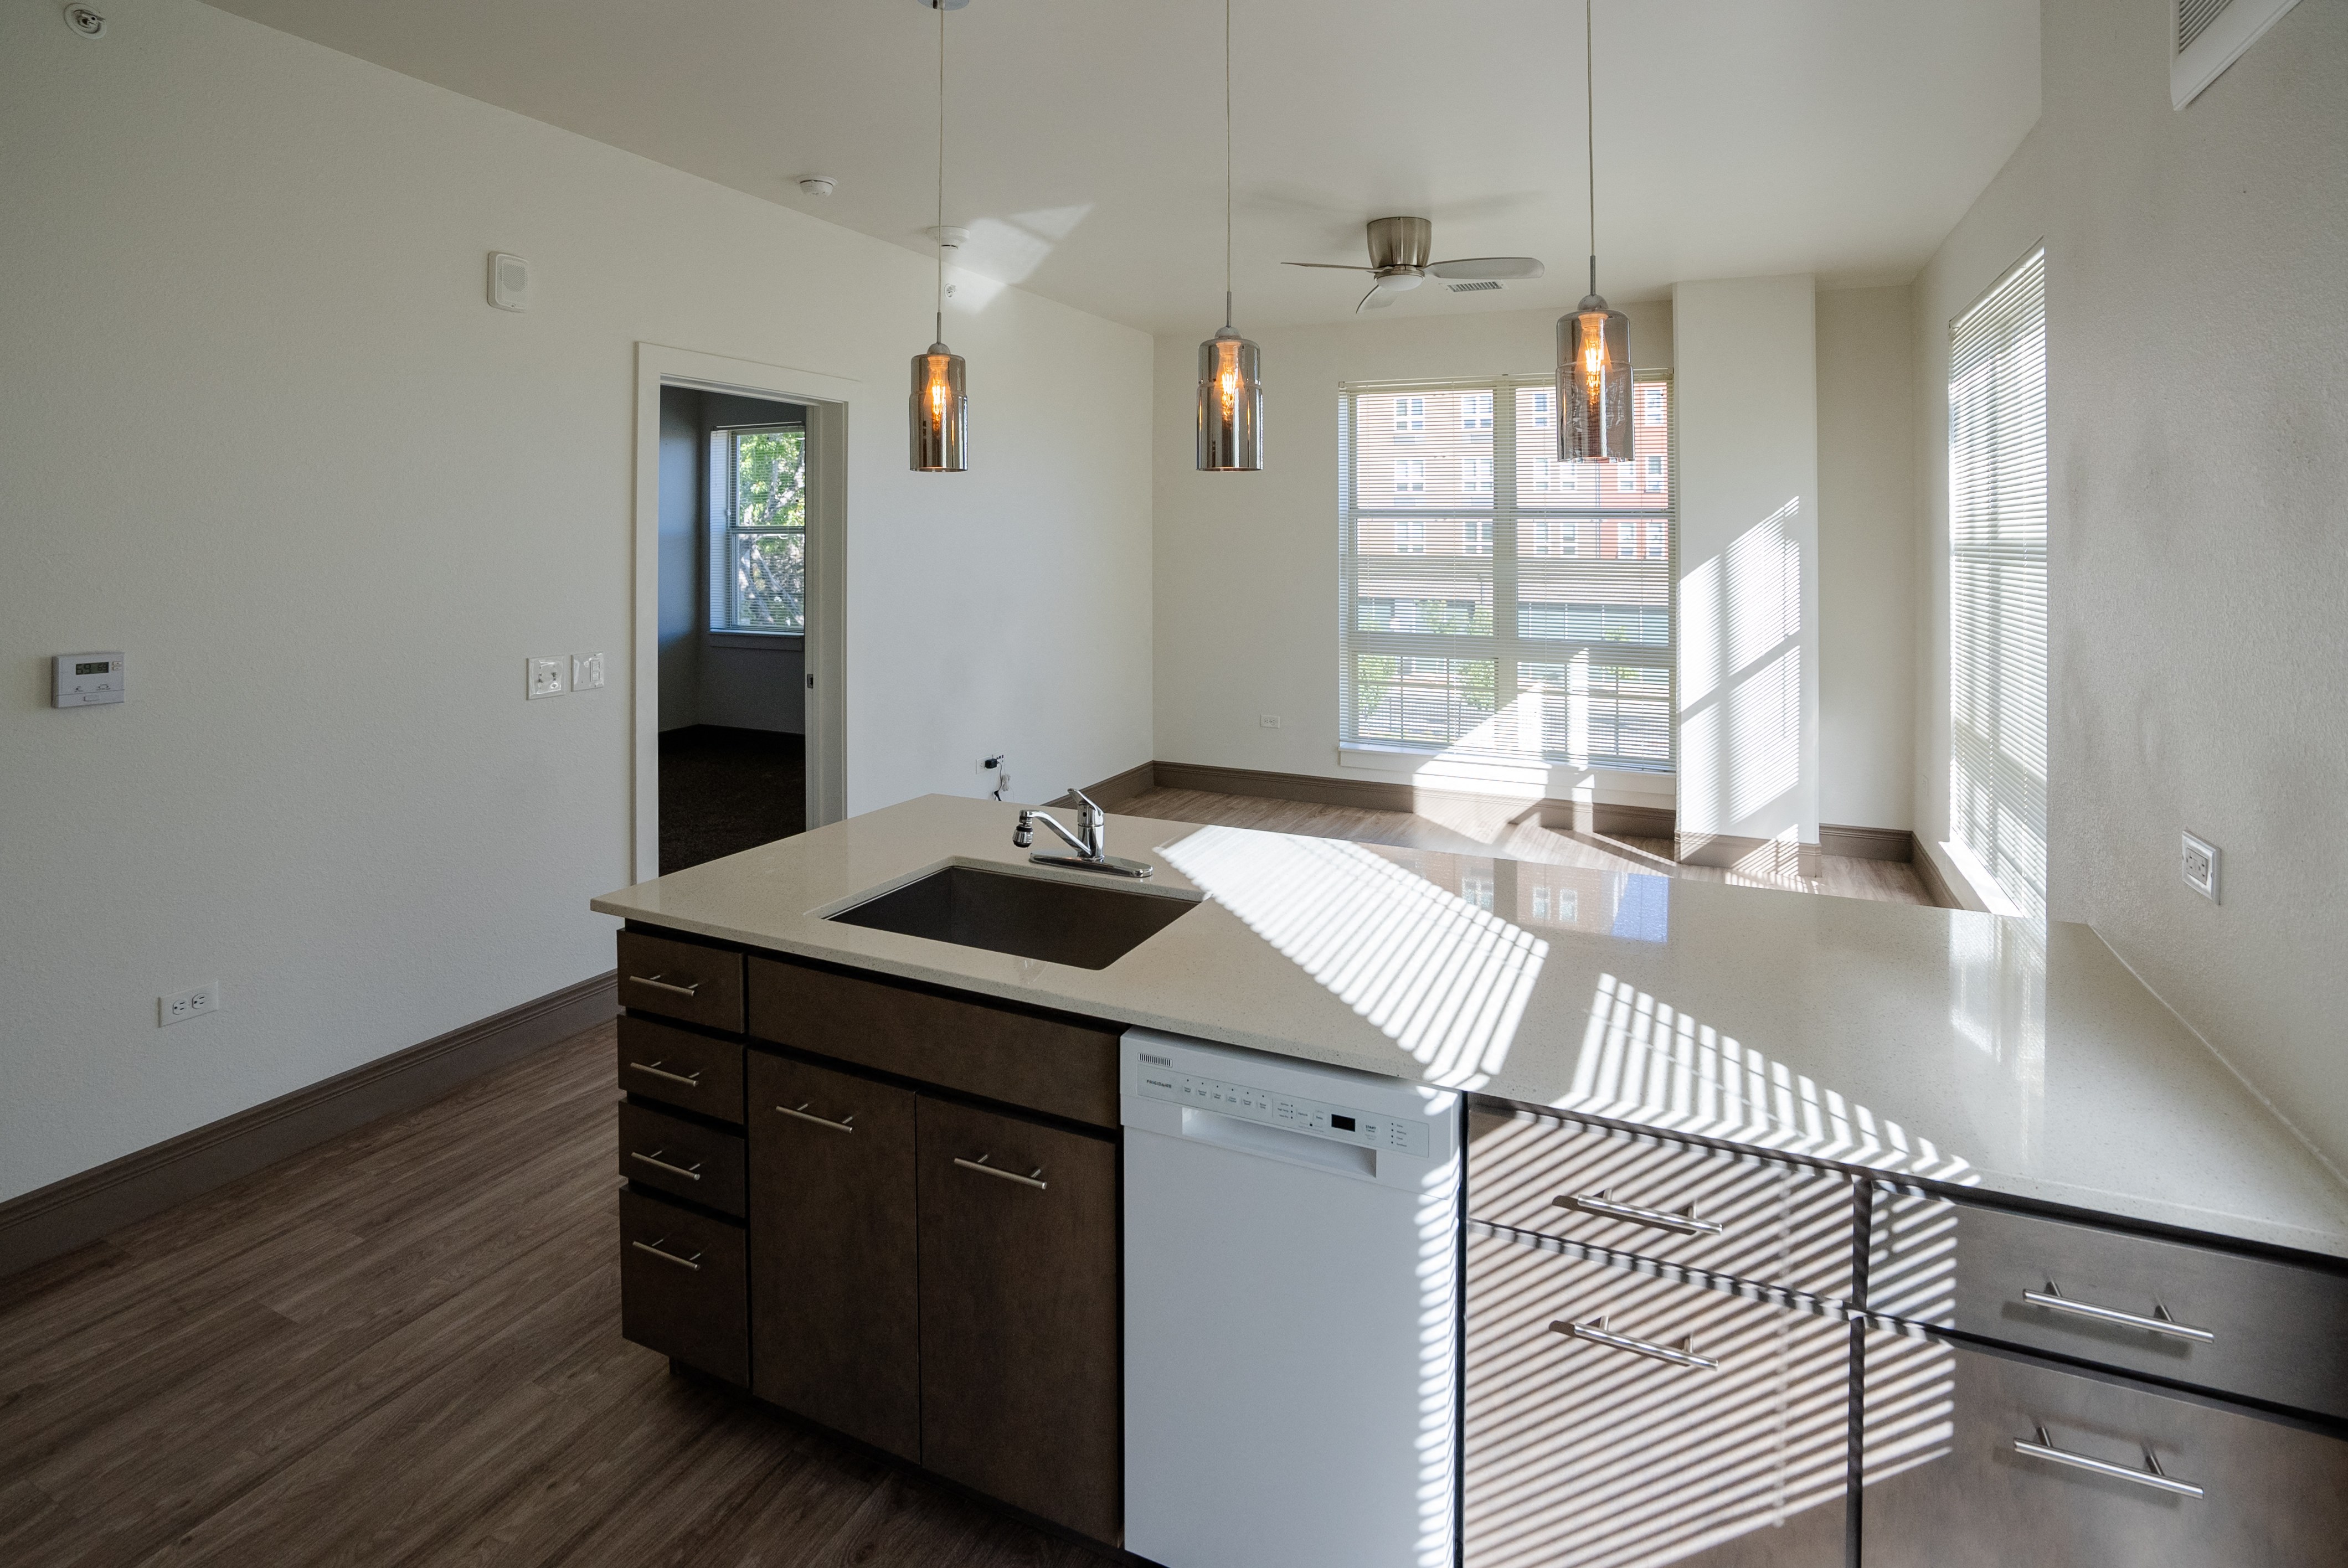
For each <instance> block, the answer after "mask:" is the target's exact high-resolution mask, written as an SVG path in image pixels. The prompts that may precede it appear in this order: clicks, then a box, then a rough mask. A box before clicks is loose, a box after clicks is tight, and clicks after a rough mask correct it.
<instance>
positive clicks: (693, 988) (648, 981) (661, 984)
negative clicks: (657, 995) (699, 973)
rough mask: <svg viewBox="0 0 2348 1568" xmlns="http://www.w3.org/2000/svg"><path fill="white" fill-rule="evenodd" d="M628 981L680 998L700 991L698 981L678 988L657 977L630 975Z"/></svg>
mask: <svg viewBox="0 0 2348 1568" xmlns="http://www.w3.org/2000/svg"><path fill="white" fill-rule="evenodd" d="M628 979H630V980H631V981H632V982H633V983H634V984H636V985H640V986H650V987H652V989H654V990H656V991H670V992H673V993H675V995H677V996H681V997H689V996H692V995H694V994H695V992H697V991H699V990H700V989H701V982H700V981H699V980H695V981H694V982H693V983H692V984H691V985H689V986H679V985H672V984H670V983H669V982H668V981H666V980H664V979H661V978H660V976H658V975H630V976H629V977H628Z"/></svg>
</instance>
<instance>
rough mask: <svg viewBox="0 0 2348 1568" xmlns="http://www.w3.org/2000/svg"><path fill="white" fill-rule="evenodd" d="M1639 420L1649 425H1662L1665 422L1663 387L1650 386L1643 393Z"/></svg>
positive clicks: (1640, 399) (1640, 401) (1640, 398)
mask: <svg viewBox="0 0 2348 1568" xmlns="http://www.w3.org/2000/svg"><path fill="white" fill-rule="evenodd" d="M1639 418H1640V420H1641V421H1642V422H1643V423H1644V424H1648V425H1661V424H1662V423H1663V388H1662V387H1660V386H1650V387H1647V388H1645V389H1644V390H1643V392H1642V393H1641V395H1640V397H1639Z"/></svg>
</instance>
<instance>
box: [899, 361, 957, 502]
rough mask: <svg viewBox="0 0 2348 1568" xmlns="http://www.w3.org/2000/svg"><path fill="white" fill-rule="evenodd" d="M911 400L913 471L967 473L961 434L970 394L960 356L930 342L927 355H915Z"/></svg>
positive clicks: (923, 472) (924, 472)
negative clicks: (964, 382)
mask: <svg viewBox="0 0 2348 1568" xmlns="http://www.w3.org/2000/svg"><path fill="white" fill-rule="evenodd" d="M909 412H910V413H911V431H912V437H913V440H912V464H913V468H914V470H915V471H916V472H917V473H922V474H963V473H967V472H969V470H970V458H969V456H968V453H967V451H966V450H965V448H964V446H963V436H964V434H965V433H966V432H967V430H968V428H969V425H970V396H969V395H968V393H967V392H966V391H965V390H964V388H963V360H962V355H960V354H956V353H954V352H953V350H951V349H949V348H947V347H946V345H945V344H943V343H932V344H931V345H930V349H929V352H928V353H927V354H915V355H914V356H913V395H912V398H911V409H910V411H909Z"/></svg>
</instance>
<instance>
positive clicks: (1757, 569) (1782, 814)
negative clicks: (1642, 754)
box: [1672, 273, 1818, 872]
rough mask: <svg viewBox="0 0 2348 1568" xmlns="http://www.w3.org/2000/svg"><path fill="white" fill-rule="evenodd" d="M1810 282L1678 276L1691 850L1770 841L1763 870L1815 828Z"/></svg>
mask: <svg viewBox="0 0 2348 1568" xmlns="http://www.w3.org/2000/svg"><path fill="white" fill-rule="evenodd" d="M1816 299H1817V285H1816V283H1815V282H1814V281H1813V280H1812V279H1811V277H1810V276H1809V274H1807V273H1797V274H1794V275H1791V276H1787V277H1778V278H1735V279H1724V280H1719V281H1716V282H1686V283H1681V284H1679V285H1677V286H1676V287H1674V288H1673V291H1672V323H1673V340H1674V343H1675V344H1676V353H1677V356H1678V361H1679V366H1678V371H1677V373H1676V376H1675V385H1676V389H1677V394H1678V402H1679V429H1678V436H1679V440H1678V446H1679V487H1680V494H1679V549H1678V559H1677V561H1676V563H1675V564H1676V567H1677V569H1678V572H1679V601H1678V609H1679V638H1680V671H1679V692H1678V697H1679V766H1680V815H1679V831H1680V845H1681V854H1682V856H1684V857H1685V856H1690V855H1692V854H1694V855H1695V856H1697V857H1699V858H1702V859H1704V860H1707V861H1709V862H1712V863H1715V864H1724V865H1725V864H1740V863H1744V856H1746V854H1748V853H1750V852H1751V846H1750V845H1740V844H1739V843H1738V841H1741V840H1762V841H1765V842H1768V843H1772V844H1775V845H1779V846H1781V848H1780V850H1779V851H1778V853H1777V856H1776V858H1774V859H1772V860H1770V861H1768V862H1767V863H1766V864H1763V865H1756V866H1754V868H1755V869H1763V870H1770V871H1786V872H1790V871H1792V870H1793V869H1795V866H1797V864H1798V856H1797V851H1798V847H1799V846H1800V845H1815V844H1817V843H1818V357H1817V352H1818V351H1817V344H1818V324H1817V304H1816ZM1715 836H1716V837H1720V838H1722V839H1723V840H1725V845H1724V849H1723V853H1722V854H1720V855H1715V854H1712V853H1709V852H1707V851H1705V850H1704V848H1703V847H1702V846H1701V845H1698V843H1697V841H1698V840H1700V839H1707V838H1713V837H1715Z"/></svg>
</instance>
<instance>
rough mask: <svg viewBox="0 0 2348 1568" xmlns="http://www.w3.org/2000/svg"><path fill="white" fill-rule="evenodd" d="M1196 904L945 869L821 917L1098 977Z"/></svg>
mask: <svg viewBox="0 0 2348 1568" xmlns="http://www.w3.org/2000/svg"><path fill="white" fill-rule="evenodd" d="M1199 904H1200V895H1198V894H1195V893H1185V892H1179V891H1177V890H1175V889H1172V888H1152V889H1149V890H1147V891H1145V890H1143V889H1141V888H1139V887H1135V886H1129V885H1128V886H1109V885H1107V884H1094V883H1076V882H1066V881H1062V880H1060V879H1059V878H1057V877H1044V876H1020V875H1019V874H1018V873H1016V872H1010V871H989V870H983V869H981V868H979V867H977V866H943V867H942V868H940V869H939V870H936V871H932V872H931V873H930V874H929V875H928V876H922V877H919V878H917V879H915V880H914V881H911V882H908V883H906V884H905V885H904V886H901V887H892V888H891V889H890V890H889V891H888V892H886V893H882V894H880V895H879V896H878V897H872V898H868V899H866V900H865V901H864V902H863V903H861V904H856V905H852V906H850V907H848V908H846V909H842V910H840V911H839V913H838V914H836V915H827V916H826V917H825V918H826V919H828V920H837V921H839V923H840V924H842V925H845V926H864V927H870V929H872V930H876V931H895V932H897V933H898V934H899V935H901V936H906V937H926V938H929V939H930V940H931V941H932V942H953V943H954V944H956V945H957V946H960V947H964V948H986V949H987V950H988V951H990V952H996V953H1015V954H1017V955H1018V956H1019V957H1021V958H1041V959H1043V960H1045V962H1046V963H1053V964H1067V965H1070V966H1072V967H1074V968H1079V969H1105V968H1108V966H1109V965H1111V964H1113V963H1115V962H1117V959H1119V958H1123V957H1125V955H1126V954H1128V953H1129V952H1131V951H1133V949H1134V948H1138V947H1139V946H1141V944H1142V943H1144V942H1146V941H1148V940H1149V938H1152V937H1154V936H1156V935H1157V934H1158V933H1159V932H1160V931H1162V930H1164V929H1165V928H1166V927H1169V926H1170V925H1172V924H1173V923H1174V922H1175V921H1177V920H1179V919H1180V918H1181V917H1183V916H1185V915H1187V914H1189V912H1190V911H1191V910H1193V909H1195V908H1197V907H1199Z"/></svg>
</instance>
